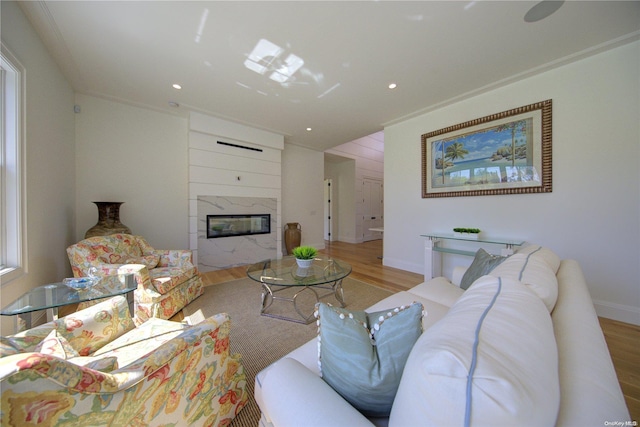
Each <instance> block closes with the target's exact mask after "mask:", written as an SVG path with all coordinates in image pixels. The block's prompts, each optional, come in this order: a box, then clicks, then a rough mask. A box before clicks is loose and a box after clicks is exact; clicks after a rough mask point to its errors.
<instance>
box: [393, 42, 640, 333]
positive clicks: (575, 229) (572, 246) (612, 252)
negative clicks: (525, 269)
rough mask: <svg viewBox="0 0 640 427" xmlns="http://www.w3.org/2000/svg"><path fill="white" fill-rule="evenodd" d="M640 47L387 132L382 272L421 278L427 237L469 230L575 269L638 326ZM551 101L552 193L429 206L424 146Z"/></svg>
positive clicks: (608, 307) (607, 304) (608, 313)
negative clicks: (550, 253)
mask: <svg viewBox="0 0 640 427" xmlns="http://www.w3.org/2000/svg"><path fill="white" fill-rule="evenodd" d="M639 64H640V42H635V43H631V44H627V45H624V46H622V47H619V48H616V49H612V50H609V51H606V52H604V53H600V54H598V55H595V56H592V57H589V58H586V59H583V60H581V61H578V62H575V63H572V64H569V65H565V66H562V67H559V68H557V69H554V70H551V71H547V72H545V73H543V74H540V75H537V76H534V77H530V78H527V79H525V80H522V81H520V82H517V83H514V84H511V85H508V86H506V87H503V88H501V89H497V90H493V91H491V92H489V93H486V94H483V95H479V96H476V97H474V98H472V99H468V100H465V101H461V102H458V103H456V104H453V105H450V106H447V107H444V108H441V109H439V110H437V111H433V112H430V113H427V114H424V115H422V116H420V117H417V118H414V119H411V120H407V121H405V122H402V123H399V124H396V125H393V126H389V127H387V128H386V129H385V190H386V191H385V197H386V200H385V236H384V254H385V258H384V263H385V265H389V266H393V267H397V268H401V269H405V270H410V271H415V272H418V273H421V272H422V268H423V259H422V256H423V240H422V238H420V237H419V235H420V234H421V233H425V232H429V231H448V230H451V229H452V228H453V227H455V226H463V225H464V226H472V227H478V228H481V229H482V230H484V231H485V232H486V234H487V236H506V237H517V238H523V239H526V240H527V241H529V242H534V243H539V244H542V245H545V246H548V247H550V248H552V249H553V250H554V251H555V252H556V253H558V254H559V255H560V256H561V257H562V258H573V259H577V260H578V261H579V262H580V263H581V265H582V268H583V269H584V272H585V276H586V278H587V281H588V283H589V288H590V291H591V295H592V297H593V299H594V302H595V304H596V308H597V311H598V313H599V314H600V315H603V316H605V317H610V318H614V319H618V320H622V321H626V322H630V323H635V324H640V270H639V268H640V267H639V266H640V247H639V245H640V185H639V182H640V179H639V176H640V167H639V159H640V121H639V120H638V117H640V106H639V104H640V87H639V79H638V76H639V75H640V69H639ZM545 99H552V100H553V192H552V193H547V194H531V195H503V196H479V197H454V198H435V199H422V198H421V187H420V180H421V162H420V136H421V135H422V134H424V133H426V132H429V131H433V130H437V129H441V128H444V127H447V126H450V125H455V124H457V123H461V122H464V121H467V120H471V119H475V118H479V117H483V116H486V115H489V114H493V113H497V112H501V111H505V110H509V109H511V108H514V107H519V106H523V105H527V104H530V103H534V102H537V101H542V100H545Z"/></svg>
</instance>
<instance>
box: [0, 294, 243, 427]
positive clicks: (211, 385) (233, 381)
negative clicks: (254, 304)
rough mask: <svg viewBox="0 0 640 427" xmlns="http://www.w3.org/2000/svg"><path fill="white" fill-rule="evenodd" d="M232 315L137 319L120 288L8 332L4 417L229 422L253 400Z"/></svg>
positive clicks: (10, 421)
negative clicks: (193, 320) (232, 344)
mask: <svg viewBox="0 0 640 427" xmlns="http://www.w3.org/2000/svg"><path fill="white" fill-rule="evenodd" d="M230 327H231V326H230V320H229V317H228V315H227V314H218V315H215V316H212V317H210V318H208V319H205V320H203V321H202V322H200V323H198V324H195V325H192V326H189V325H186V324H182V323H178V322H171V321H168V320H163V319H157V318H152V319H150V320H149V321H148V322H145V323H144V324H142V325H140V326H138V327H134V323H133V320H132V319H131V316H130V314H129V309H128V306H127V302H126V298H125V297H123V296H119V297H115V298H112V299H109V300H106V301H104V302H101V303H99V304H97V305H94V306H91V307H89V308H87V309H84V310H81V311H79V312H77V313H74V314H71V315H68V316H66V317H64V318H61V319H58V320H55V321H53V322H50V323H47V324H45V325H42V326H38V327H36V328H33V329H30V330H28V331H24V332H21V333H19V334H16V335H13V336H9V337H2V339H1V341H0V390H1V392H2V395H1V398H0V403H1V405H0V425H2V426H25V425H35V424H39V425H42V426H43V427H48V426H67V425H68V426H85V425H95V426H97V425H113V426H125V425H126V426H130V425H135V426H147V425H166V426H168V425H174V426H177V425H185V426H186V425H203V426H219V425H222V426H227V425H228V424H229V423H230V422H231V420H232V419H233V418H234V417H235V416H236V415H237V413H238V412H239V411H240V410H241V409H242V408H243V407H244V405H245V404H246V403H247V400H248V395H247V392H246V377H245V374H244V368H243V366H242V364H241V359H240V355H238V354H230V353H229V332H230Z"/></svg>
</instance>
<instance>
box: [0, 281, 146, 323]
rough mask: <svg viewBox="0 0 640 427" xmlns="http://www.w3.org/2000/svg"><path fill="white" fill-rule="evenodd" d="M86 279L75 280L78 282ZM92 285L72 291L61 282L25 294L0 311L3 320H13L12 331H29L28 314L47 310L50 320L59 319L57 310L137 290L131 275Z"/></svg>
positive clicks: (29, 316)
mask: <svg viewBox="0 0 640 427" xmlns="http://www.w3.org/2000/svg"><path fill="white" fill-rule="evenodd" d="M82 279H87V278H78V279H75V280H76V281H77V282H76V283H79V281H80V280H82ZM95 280H96V281H95V284H93V285H92V286H91V287H88V288H86V289H73V288H72V287H69V286H67V285H65V284H64V283H63V282H60V283H51V284H48V285H43V286H39V287H37V288H34V289H31V290H30V291H29V292H27V293H26V294H24V295H22V296H21V297H20V298H18V299H17V300H15V301H14V302H12V303H11V304H9V305H7V306H6V307H4V308H3V309H2V310H0V315H2V316H16V317H15V322H14V325H15V331H16V332H20V331H23V330H25V329H31V314H32V313H33V312H34V311H40V310H49V312H50V314H51V318H52V319H54V320H55V319H57V318H58V307H62V306H65V305H70V304H77V303H81V302H86V301H92V300H97V299H102V298H109V297H114V296H117V295H124V294H127V293H129V292H133V291H135V290H136V288H137V287H138V285H137V283H136V280H135V278H134V277H133V274H122V275H113V276H103V277H97V278H95Z"/></svg>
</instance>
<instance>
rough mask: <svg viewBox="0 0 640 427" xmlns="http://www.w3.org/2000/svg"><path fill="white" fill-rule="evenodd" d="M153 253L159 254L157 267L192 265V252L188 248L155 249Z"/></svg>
mask: <svg viewBox="0 0 640 427" xmlns="http://www.w3.org/2000/svg"><path fill="white" fill-rule="evenodd" d="M153 254H154V255H158V256H160V261H158V267H191V266H192V265H193V261H192V260H193V253H192V252H191V251H190V250H188V249H165V250H158V249H156V250H154V251H153Z"/></svg>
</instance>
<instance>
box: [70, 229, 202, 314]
mask: <svg viewBox="0 0 640 427" xmlns="http://www.w3.org/2000/svg"><path fill="white" fill-rule="evenodd" d="M67 255H68V256H69V262H70V263H71V269H72V270H73V275H74V277H84V276H89V273H90V270H91V271H92V272H95V274H97V275H102V276H104V275H112V274H119V273H120V274H122V273H134V275H135V277H136V280H137V282H138V289H137V290H136V291H134V293H133V298H134V303H135V317H136V319H135V321H136V324H140V323H142V322H145V321H146V320H147V319H149V318H150V317H159V318H161V319H169V318H171V317H172V316H173V315H174V314H176V313H177V312H178V311H180V310H182V309H183V308H184V307H185V306H186V305H187V304H189V303H190V302H191V301H193V300H194V299H196V298H197V297H199V296H200V295H202V293H203V291H204V287H203V284H202V279H201V278H200V274H199V273H198V269H197V267H196V266H194V265H193V263H192V254H191V251H190V250H157V249H154V248H152V247H151V246H150V245H149V243H147V241H146V240H145V239H144V238H142V237H140V236H133V235H130V234H111V235H108V236H95V237H90V238H88V239H84V240H82V241H80V242H78V243H76V244H75V245H71V246H69V247H68V248H67ZM82 307H86V305H85V306H82Z"/></svg>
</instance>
